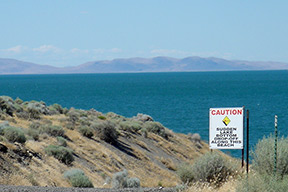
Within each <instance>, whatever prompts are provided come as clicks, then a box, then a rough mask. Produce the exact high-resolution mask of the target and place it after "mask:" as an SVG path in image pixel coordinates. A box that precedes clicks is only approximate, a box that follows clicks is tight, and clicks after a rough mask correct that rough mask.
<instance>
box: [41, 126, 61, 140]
mask: <svg viewBox="0 0 288 192" xmlns="http://www.w3.org/2000/svg"><path fill="white" fill-rule="evenodd" d="M41 133H47V134H48V135H50V136H53V137H57V136H64V133H65V132H64V129H63V128H62V127H60V126H55V125H43V126H41Z"/></svg>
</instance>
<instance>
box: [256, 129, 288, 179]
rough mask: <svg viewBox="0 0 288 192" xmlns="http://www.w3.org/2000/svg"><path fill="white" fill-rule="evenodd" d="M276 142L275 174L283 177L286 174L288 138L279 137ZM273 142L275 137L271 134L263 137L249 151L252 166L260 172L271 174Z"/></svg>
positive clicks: (287, 169) (272, 167)
mask: <svg viewBox="0 0 288 192" xmlns="http://www.w3.org/2000/svg"><path fill="white" fill-rule="evenodd" d="M277 143H278V144H277V174H279V175H280V176H281V177H283V176H284V175H287V174H288V139H287V138H284V137H282V138H279V139H278V142H277ZM274 144H275V138H274V137H273V136H271V135H270V136H269V137H263V139H262V140H260V141H258V143H257V144H256V147H255V150H254V151H252V153H251V155H252V157H253V160H252V167H253V169H254V170H256V171H258V172H259V173H260V174H270V175H271V174H273V170H274Z"/></svg>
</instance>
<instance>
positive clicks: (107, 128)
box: [92, 121, 118, 144]
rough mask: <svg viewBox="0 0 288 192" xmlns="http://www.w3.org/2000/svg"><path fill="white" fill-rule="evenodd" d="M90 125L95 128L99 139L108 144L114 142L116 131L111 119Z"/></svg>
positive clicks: (115, 141) (116, 135)
mask: <svg viewBox="0 0 288 192" xmlns="http://www.w3.org/2000/svg"><path fill="white" fill-rule="evenodd" d="M92 127H93V128H94V129H95V131H96V133H97V135H98V136H99V138H100V139H101V140H104V141H105V142H107V143H110V144H116V143H117V139H118V132H117V130H116V128H115V127H116V125H115V124H114V123H113V122H111V121H106V122H103V123H100V124H95V123H94V124H93V125H92Z"/></svg>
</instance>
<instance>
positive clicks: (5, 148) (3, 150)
mask: <svg viewBox="0 0 288 192" xmlns="http://www.w3.org/2000/svg"><path fill="white" fill-rule="evenodd" d="M7 151H8V148H7V147H6V146H5V145H3V144H2V143H0V152H2V153H7Z"/></svg>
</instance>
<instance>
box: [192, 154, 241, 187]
mask: <svg viewBox="0 0 288 192" xmlns="http://www.w3.org/2000/svg"><path fill="white" fill-rule="evenodd" d="M192 172H193V173H194V176H193V177H194V180H195V181H201V182H208V183H213V184H216V185H219V184H221V183H223V182H225V181H226V180H227V179H228V177H229V176H234V175H235V174H236V172H237V169H236V167H235V166H234V164H232V163H231V162H230V161H228V160H227V159H225V158H224V157H222V156H221V155H219V154H218V153H216V152H213V153H210V152H208V153H206V154H204V155H202V156H201V157H199V158H198V159H196V161H195V163H194V164H193V166H192Z"/></svg>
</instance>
